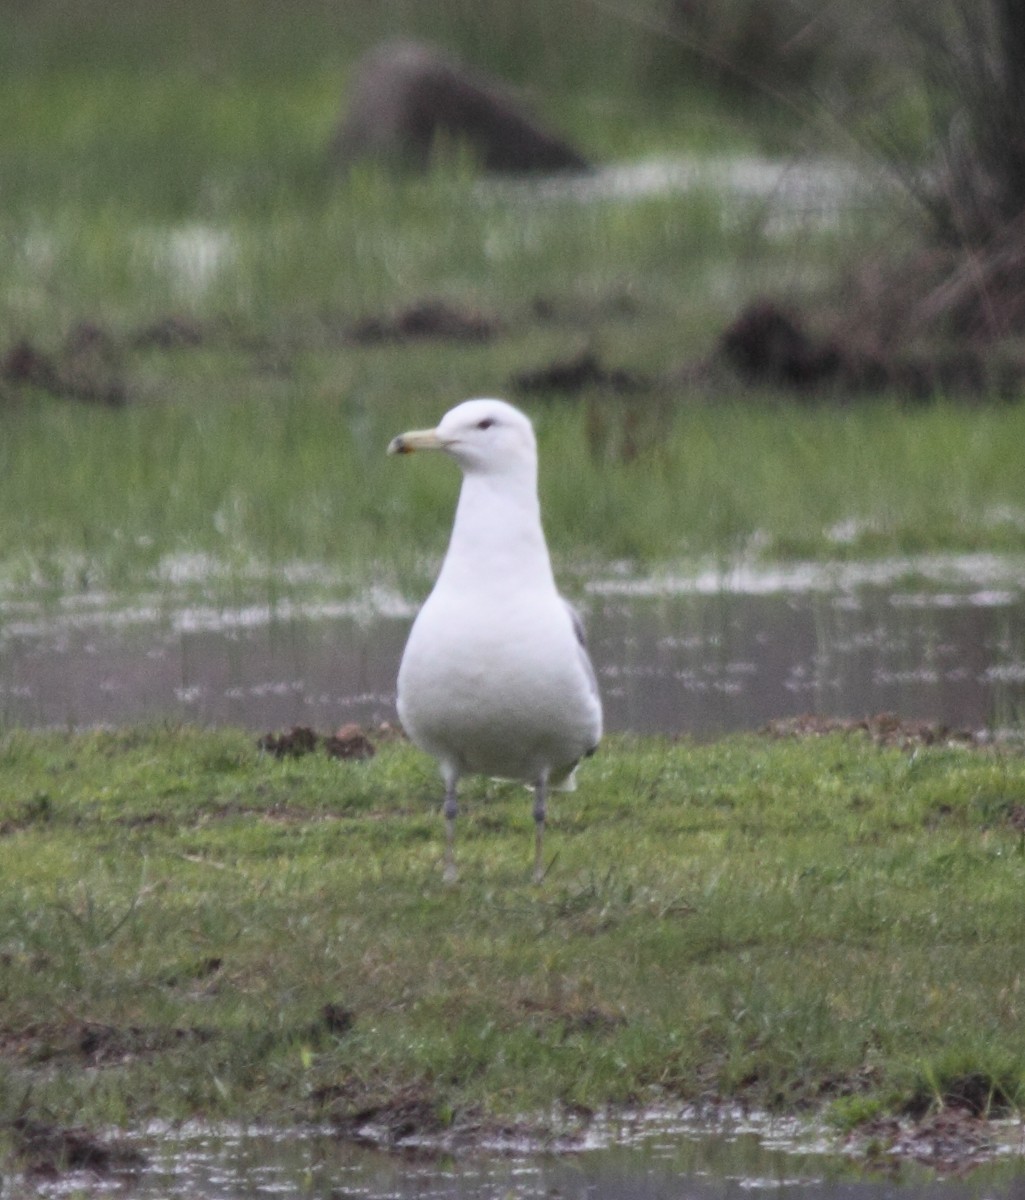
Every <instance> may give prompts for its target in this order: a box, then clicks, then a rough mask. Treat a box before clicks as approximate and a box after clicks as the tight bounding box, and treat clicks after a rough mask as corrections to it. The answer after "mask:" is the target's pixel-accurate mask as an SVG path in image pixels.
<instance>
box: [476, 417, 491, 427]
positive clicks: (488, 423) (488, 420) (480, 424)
mask: <svg viewBox="0 0 1025 1200" xmlns="http://www.w3.org/2000/svg"><path fill="white" fill-rule="evenodd" d="M494 424H495V418H494V417H485V418H484V420H483V421H478V422H477V428H478V429H490V428H491V426H492V425H494Z"/></svg>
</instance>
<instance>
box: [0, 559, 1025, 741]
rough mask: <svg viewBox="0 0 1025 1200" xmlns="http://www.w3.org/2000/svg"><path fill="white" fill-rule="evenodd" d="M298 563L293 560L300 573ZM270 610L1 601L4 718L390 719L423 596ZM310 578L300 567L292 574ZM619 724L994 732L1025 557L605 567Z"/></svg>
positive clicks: (1024, 625) (612, 700)
mask: <svg viewBox="0 0 1025 1200" xmlns="http://www.w3.org/2000/svg"><path fill="white" fill-rule="evenodd" d="M300 575H301V573H300ZM310 577H311V578H312V579H314V580H315V581H316V588H315V590H316V595H315V596H314V593H313V592H312V591H311V592H309V593H307V594H306V598H304V592H303V587H302V584H301V581H300V582H295V581H293V587H292V590H291V591H290V593H289V596H288V598H287V599H281V600H278V601H277V602H275V603H273V604H271V603H268V602H267V601H265V600H264V601H253V602H247V603H241V604H236V605H217V604H215V603H212V602H206V603H197V601H196V599H195V595H196V592H195V581H194V580H191V579H190V580H189V584H190V588H189V590H188V595H187V596H186V595H185V593H183V594H182V598H181V599H176V598H175V589H174V585H173V581H171V582H167V583H166V585H165V586H164V587H163V588H162V591H161V593H160V595H159V597H150V598H145V597H143V598H136V599H134V600H132V601H131V602H122V603H120V604H119V603H117V602H116V601H115V600H113V599H112V598H110V597H103V596H98V597H91V596H71V597H68V598H67V599H66V600H64V601H62V602H61V603H59V604H57V605H54V606H48V607H42V606H41V605H39V604H37V603H34V602H33V601H31V600H24V599H23V600H20V601H17V602H15V601H13V600H9V601H7V602H6V603H5V604H3V606H2V608H0V719H2V720H4V721H5V722H7V723H9V724H12V723H13V724H18V725H24V726H60V727H84V726H92V725H117V724H124V723H126V722H136V723H137V722H140V721H150V720H160V719H165V718H170V719H175V720H186V721H189V722H193V723H197V724H201V725H211V724H229V723H230V724H238V725H242V726H244V727H248V728H252V729H254V730H259V731H261V732H262V731H264V730H268V729H275V728H285V727H289V726H291V725H295V724H303V725H310V726H313V727H314V728H318V729H324V730H329V729H333V728H336V727H337V726H339V725H341V724H344V723H346V722H349V721H356V722H359V723H361V724H366V723H370V724H376V723H378V722H380V721H394V720H395V698H394V689H395V676H396V672H397V669H398V663H399V659H400V657H401V654H402V648H403V646H404V644H405V639H406V635H407V632H408V629H409V624H410V622H411V620H412V616H413V613H414V612H415V604H413V603H412V602H409V601H407V600H405V599H404V598H402V597H400V596H398V595H395V594H392V593H389V592H387V591H384V590H383V589H375V590H371V591H368V592H367V593H366V594H365V595H364V596H363V597H361V598H359V599H357V600H355V601H341V600H339V601H325V600H324V598H323V596H324V581H323V573H322V572H321V573H320V574H318V573H317V572H315V571H313V570H312V569H311V571H310ZM296 578H298V577H296ZM575 599H576V602H577V603H578V605H579V607H580V608H581V610H582V611H583V613H584V616H585V618H586V621H587V625H588V630H589V638H590V645H591V650H592V655H593V657H594V660H595V664H596V667H597V670H598V675H599V680H600V683H601V687H602V692H603V696H604V699H605V707H606V716H607V727H608V728H609V729H610V730H617V731H623V730H629V731H633V732H637V733H657V732H665V733H680V732H684V733H689V734H691V735H693V736H694V737H697V738H711V737H715V736H719V735H721V734H724V733H728V732H733V731H738V730H750V729H757V728H759V727H761V726H762V725H764V724H765V723H766V722H768V721H770V720H773V719H775V718H779V717H784V716H788V715H796V714H805V713H813V714H816V715H820V716H833V717H861V716H864V715H866V714H868V713H875V712H881V711H892V712H896V713H899V714H900V715H901V716H902V717H905V718H907V719H915V720H926V721H934V722H939V723H942V724H945V725H948V726H950V727H952V728H957V729H969V730H972V731H978V730H983V729H989V730H1000V729H1002V728H1004V727H1009V726H1013V725H1020V723H1021V718H1022V715H1023V713H1025V563H1022V562H1019V561H1017V560H1005V559H999V558H992V557H988V556H979V557H967V558H949V559H948V558H929V559H917V560H907V561H905V560H899V561H895V560H885V561H881V562H876V563H867V564H859V565H837V564H831V565H830V564H827V565H821V564H794V565H786V566H779V567H771V566H770V567H765V568H753V567H743V568H737V569H735V570H732V571H729V572H726V573H723V572H719V571H704V572H700V571H699V572H695V573H693V574H691V575H684V576H679V577H674V578H661V579H637V578H632V577H629V576H626V575H615V574H612V575H605V576H604V577H601V578H598V579H596V580H594V581H592V582H591V583H589V584H587V585H585V586H584V588H583V589H582V590H580V591H578V592H577V594H576V595H575Z"/></svg>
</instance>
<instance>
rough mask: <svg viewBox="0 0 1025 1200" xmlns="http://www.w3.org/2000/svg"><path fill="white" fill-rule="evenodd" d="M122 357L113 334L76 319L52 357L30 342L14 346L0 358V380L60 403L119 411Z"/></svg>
mask: <svg viewBox="0 0 1025 1200" xmlns="http://www.w3.org/2000/svg"><path fill="white" fill-rule="evenodd" d="M123 367H124V364H123V356H122V353H121V349H120V346H119V345H118V343H117V341H116V340H115V339H114V338H113V337H112V336H111V334H110V333H109V332H108V331H107V330H105V329H104V328H103V327H102V326H100V325H97V324H96V323H95V322H93V321H79V322H78V324H76V325H74V326H72V328H71V329H70V330H69V332H68V334H67V337H66V338H65V340H64V344H63V346H62V347H61V349H60V350H59V351H58V352H57V353H56V354H49V353H47V352H46V351H44V350H41V349H40V348H39V347H38V346H37V345H35V344H34V343H33V342H31V341H29V340H28V339H22V340H21V341H18V342H15V344H14V345H13V346H11V347H10V349H9V350H8V351H7V353H6V354H4V355H3V357H2V360H0V376H2V378H3V380H4V381H5V382H6V383H9V384H12V385H14V386H15V387H32V388H36V389H38V390H39V391H43V392H47V393H49V394H50V395H52V396H56V397H57V398H59V399H62V400H78V401H82V402H84V403H87V404H101V405H106V406H107V407H110V408H120V407H121V406H123V405H124V404H125V403H127V401H128V386H127V384H126V382H125V379H124V375H123Z"/></svg>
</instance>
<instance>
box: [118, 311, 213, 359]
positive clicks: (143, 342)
mask: <svg viewBox="0 0 1025 1200" xmlns="http://www.w3.org/2000/svg"><path fill="white" fill-rule="evenodd" d="M213 332H214V330H213V328H212V327H211V326H210V324H209V323H208V322H203V321H199V320H197V319H196V318H194V317H187V316H183V315H181V314H178V313H169V314H167V315H165V316H162V317H158V318H157V319H156V320H155V321H152V322H150V323H149V324H147V325H140V326H139V328H138V329H136V330H135V331H134V332H133V333H132V334H131V337H130V341H131V344H132V345H133V346H134V347H136V348H137V349H139V350H195V349H198V348H199V347H201V346H203V345H206V344H207V343H208V342H209V341H210V340H211V336H212V334H213Z"/></svg>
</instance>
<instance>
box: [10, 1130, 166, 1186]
mask: <svg viewBox="0 0 1025 1200" xmlns="http://www.w3.org/2000/svg"><path fill="white" fill-rule="evenodd" d="M8 1128H9V1129H10V1131H11V1135H12V1141H13V1143H14V1153H15V1157H16V1159H17V1160H18V1162H19V1164H20V1165H21V1167H22V1169H23V1170H25V1171H26V1172H27V1173H28V1174H29V1175H31V1176H34V1177H36V1178H46V1179H54V1178H57V1177H58V1176H60V1175H61V1174H62V1173H63V1172H65V1171H92V1172H94V1173H95V1174H97V1175H109V1174H112V1173H114V1172H118V1171H131V1170H137V1169H138V1168H140V1167H142V1166H144V1165H145V1162H146V1159H145V1157H144V1156H143V1155H142V1154H140V1153H139V1151H138V1150H136V1149H135V1148H134V1147H133V1146H130V1145H129V1144H128V1143H127V1142H125V1141H123V1140H119V1139H115V1138H100V1137H98V1136H97V1135H96V1134H94V1133H92V1132H91V1131H90V1130H88V1129H82V1128H78V1127H76V1126H65V1125H56V1124H52V1123H51V1122H49V1121H36V1120H31V1119H30V1118H28V1117H16V1118H15V1119H14V1120H13V1121H11V1122H10V1124H9V1126H8Z"/></svg>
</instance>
